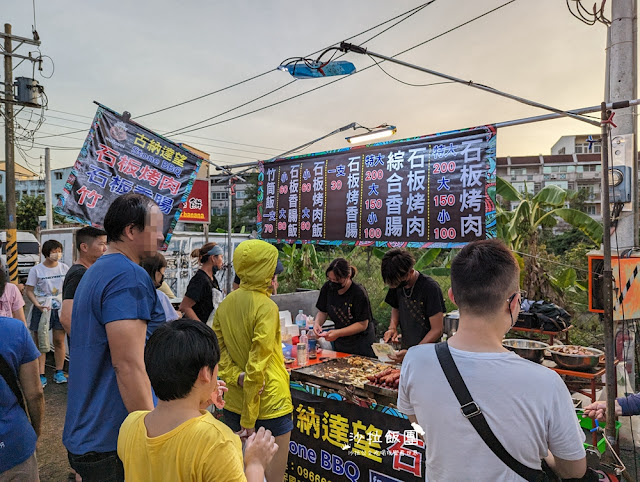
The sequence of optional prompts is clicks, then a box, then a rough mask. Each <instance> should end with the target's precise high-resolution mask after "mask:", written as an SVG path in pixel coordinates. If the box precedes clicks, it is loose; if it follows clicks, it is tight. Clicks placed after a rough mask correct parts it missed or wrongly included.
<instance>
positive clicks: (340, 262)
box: [313, 258, 375, 358]
mask: <svg viewBox="0 0 640 482" xmlns="http://www.w3.org/2000/svg"><path fill="white" fill-rule="evenodd" d="M357 272H358V271H357V269H356V268H355V267H354V266H351V265H349V263H348V262H347V260H346V259H344V258H336V259H335V260H333V261H332V262H331V264H330V265H329V267H328V268H327V271H326V275H327V282H326V283H325V284H324V285H323V286H322V288H321V289H320V295H319V296H318V302H317V304H316V307H317V308H318V314H317V315H316V319H315V323H314V326H313V330H314V331H315V333H316V335H318V336H320V337H324V338H325V340H327V341H330V342H333V343H334V346H335V349H336V351H338V352H343V353H350V354H353V355H362V356H368V357H372V358H375V353H374V352H373V349H372V348H371V345H372V344H373V343H375V321H374V319H373V314H372V312H371V303H370V302H369V296H368V295H367V291H366V290H365V288H364V287H363V286H362V285H359V284H358V283H355V282H354V281H353V278H354V277H355V276H356V274H357ZM328 318H330V319H331V321H333V322H334V323H335V329H334V330H331V331H323V330H322V326H323V325H324V322H325V321H326V320H327V319H328Z"/></svg>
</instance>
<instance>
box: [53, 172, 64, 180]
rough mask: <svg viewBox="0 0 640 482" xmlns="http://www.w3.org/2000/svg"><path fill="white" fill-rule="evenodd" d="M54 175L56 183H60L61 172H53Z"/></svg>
mask: <svg viewBox="0 0 640 482" xmlns="http://www.w3.org/2000/svg"><path fill="white" fill-rule="evenodd" d="M54 175H55V177H56V180H57V181H62V173H61V172H55V173H54Z"/></svg>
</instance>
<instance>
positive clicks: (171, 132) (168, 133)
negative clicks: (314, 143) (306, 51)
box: [164, 0, 436, 135]
mask: <svg viewBox="0 0 640 482" xmlns="http://www.w3.org/2000/svg"><path fill="white" fill-rule="evenodd" d="M435 1H436V0H430V1H429V2H427V3H424V4H422V5H419V6H418V7H416V8H414V9H411V10H409V11H407V12H405V13H403V14H401V15H398V16H396V17H394V18H392V19H390V20H387V21H386V22H384V23H389V22H392V21H394V20H396V19H397V18H399V17H404V18H401V19H400V20H398V21H397V22H396V23H394V24H393V25H390V26H389V27H387V28H385V29H384V30H382V31H380V32H378V33H377V34H375V35H374V36H373V37H371V38H369V39H367V40H365V41H364V42H362V43H361V44H360V45H364V44H365V43H367V42H370V41H371V40H373V39H374V38H376V37H379V36H380V35H382V34H383V33H385V32H388V31H389V30H391V29H392V28H394V27H395V26H397V25H399V24H400V23H402V22H404V21H405V20H407V19H408V18H410V17H412V16H413V15H415V14H417V13H418V12H420V11H421V10H422V9H424V8H426V7H428V6H429V5H431V4H432V3H434V2H435ZM409 12H410V13H409ZM407 13H409V15H407ZM405 15H406V16H405ZM384 23H383V24H384ZM383 24H379V25H377V26H376V27H372V29H375V28H377V27H379V26H381V25H383ZM372 29H369V31H370V30H372ZM365 32H366V31H365ZM365 32H362V33H365ZM362 33H361V34H358V35H354V36H353V37H352V38H354V37H357V36H359V35H362ZM333 45H335V44H333ZM330 48H331V46H329V47H327V49H325V50H324V51H322V52H323V53H324V52H326V51H327V50H328V49H330ZM316 53H317V52H316ZM311 55H315V54H311ZM344 55H345V54H342V55H340V56H339V57H338V58H340V57H343V56H344ZM321 56H322V55H321ZM332 58H333V57H332ZM330 60H331V59H330ZM297 80H298V79H294V80H292V81H291V82H288V83H286V84H285V85H283V86H280V87H278V88H276V89H273V90H272V91H270V92H267V93H266V94H264V95H261V96H259V97H256V98H254V99H251V100H250V101H248V102H245V103H243V104H240V105H238V106H236V107H234V108H232V109H229V110H227V111H225V112H221V113H220V114H216V115H214V116H212V117H208V118H206V119H203V120H201V121H198V122H195V123H193V124H189V125H187V126H184V127H180V128H179V129H174V130H172V131H169V132H166V133H165V134H164V135H171V134H174V133H176V132H179V131H184V132H190V131H188V130H186V131H185V129H189V128H190V127H195V126H197V125H199V124H203V123H205V122H208V121H210V120H213V119H217V118H218V117H222V116H223V115H225V114H228V113H230V112H233V111H234V110H237V109H240V108H242V107H244V106H246V105H249V104H251V103H253V102H255V101H257V100H260V99H262V98H264V97H266V96H268V95H270V94H273V93H274V92H276V91H278V90H280V89H282V88H284V87H287V86H289V85H291V84H293V83H294V82H296V81H297Z"/></svg>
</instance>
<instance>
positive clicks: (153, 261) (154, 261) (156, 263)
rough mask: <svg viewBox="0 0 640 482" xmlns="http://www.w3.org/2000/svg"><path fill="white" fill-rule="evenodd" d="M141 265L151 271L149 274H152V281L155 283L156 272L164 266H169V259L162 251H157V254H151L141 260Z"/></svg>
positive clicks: (148, 271)
mask: <svg viewBox="0 0 640 482" xmlns="http://www.w3.org/2000/svg"><path fill="white" fill-rule="evenodd" d="M140 266H142V267H143V268H144V270H145V271H146V272H147V273H149V276H151V281H153V284H154V285H155V283H156V273H157V272H158V271H160V270H161V269H162V268H166V267H167V260H166V258H165V257H164V256H163V255H162V254H161V253H156V254H155V255H153V256H149V257H147V258H144V259H143V260H142V261H140Z"/></svg>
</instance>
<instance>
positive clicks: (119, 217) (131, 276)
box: [62, 194, 164, 482]
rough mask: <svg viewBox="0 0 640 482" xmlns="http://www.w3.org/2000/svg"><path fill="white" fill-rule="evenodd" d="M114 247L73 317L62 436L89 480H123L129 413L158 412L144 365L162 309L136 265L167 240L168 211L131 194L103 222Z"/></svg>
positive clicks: (85, 285)
mask: <svg viewBox="0 0 640 482" xmlns="http://www.w3.org/2000/svg"><path fill="white" fill-rule="evenodd" d="M104 230H105V231H106V233H107V242H108V243H109V247H108V249H107V252H106V253H105V254H104V255H103V256H102V257H101V258H99V259H98V260H97V261H96V262H95V263H94V264H93V265H92V266H91V267H90V268H89V269H88V270H87V272H86V273H85V275H84V277H83V278H82V280H81V281H80V284H79V285H78V289H77V291H76V294H75V297H74V300H75V301H76V302H75V303H74V304H73V311H72V314H71V331H72V333H73V336H72V337H71V353H73V357H72V359H71V362H70V367H69V392H68V393H69V394H68V403H67V417H66V420H65V426H64V433H63V438H62V441H63V442H64V445H65V447H66V448H67V451H68V454H69V463H70V464H71V467H72V468H73V469H74V470H75V471H76V472H77V473H78V474H79V475H80V476H82V479H83V480H84V481H88V482H91V481H121V480H124V469H123V467H122V462H121V461H120V459H118V455H117V453H116V448H117V441H118V431H119V429H120V425H121V424H122V422H123V421H124V419H125V418H126V417H127V415H128V414H129V412H133V411H136V410H152V409H153V402H152V395H151V385H150V383H149V378H148V377H147V374H146V371H145V366H144V345H145V339H146V333H147V325H148V324H149V325H154V326H157V325H158V324H159V323H161V322H162V321H164V311H163V309H162V305H161V304H160V302H159V301H158V297H157V295H156V290H155V287H154V286H153V283H152V282H151V278H150V277H149V275H148V274H147V272H146V271H145V270H144V269H143V268H141V267H140V266H139V265H138V263H139V262H140V260H141V259H142V258H143V257H145V256H149V255H153V254H155V253H156V252H157V249H158V245H159V243H160V242H161V241H162V240H163V234H162V214H161V212H160V210H159V209H158V206H157V205H156V204H155V203H154V202H153V201H152V200H151V199H150V198H148V197H146V196H142V195H139V194H125V195H124V196H120V197H119V198H117V199H116V200H115V201H114V202H113V203H112V204H111V206H110V207H109V210H108V211H107V214H106V216H105V220H104Z"/></svg>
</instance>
